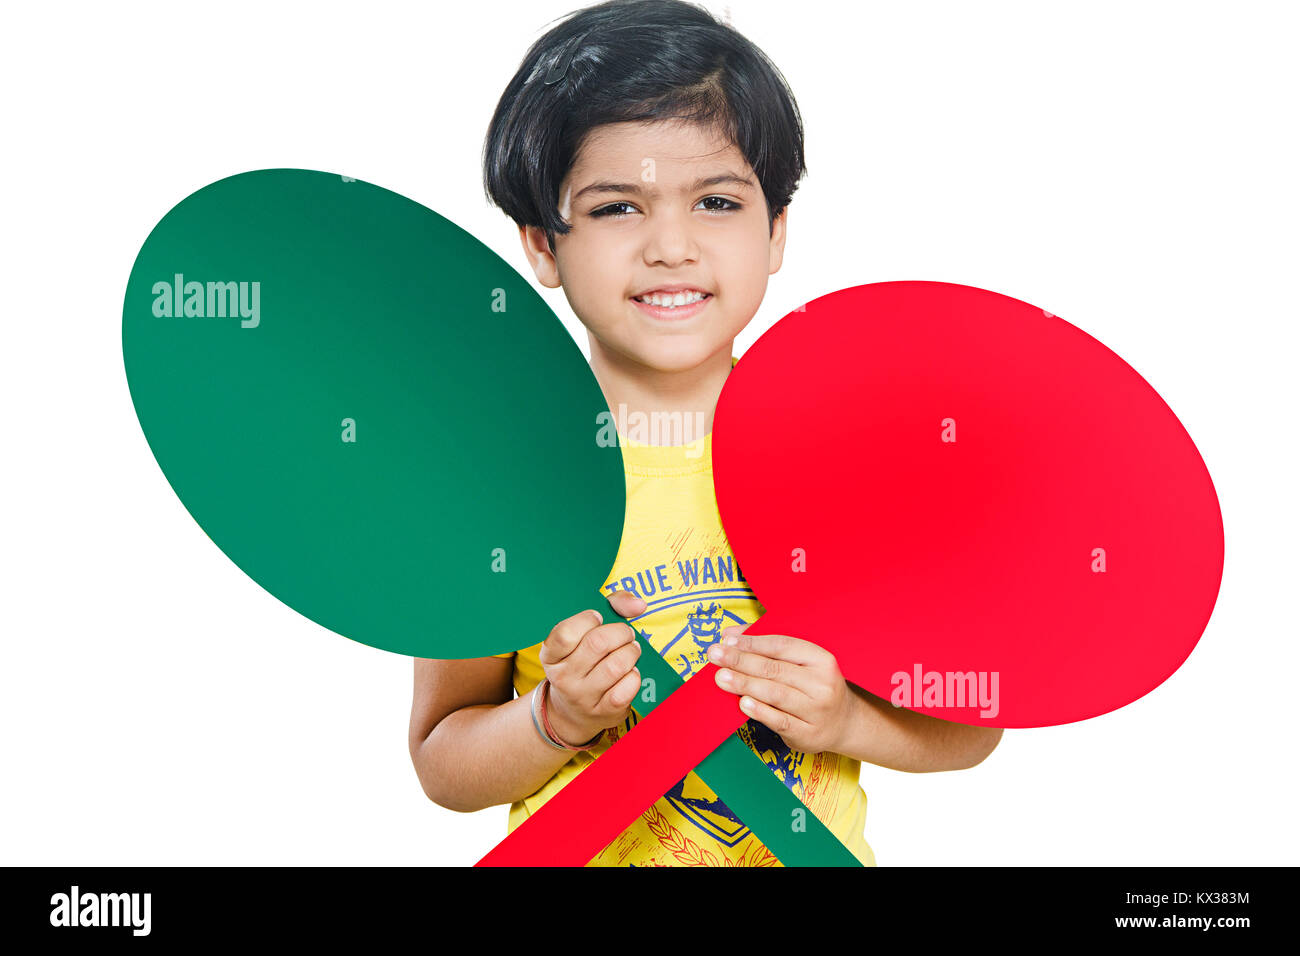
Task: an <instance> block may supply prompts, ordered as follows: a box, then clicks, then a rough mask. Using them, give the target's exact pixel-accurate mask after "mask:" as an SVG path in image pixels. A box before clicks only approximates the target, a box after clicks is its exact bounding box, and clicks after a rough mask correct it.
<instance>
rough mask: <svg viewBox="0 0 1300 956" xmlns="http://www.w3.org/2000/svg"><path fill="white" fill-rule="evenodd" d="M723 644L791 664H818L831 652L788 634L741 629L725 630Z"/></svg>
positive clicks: (731, 628) (729, 628)
mask: <svg viewBox="0 0 1300 956" xmlns="http://www.w3.org/2000/svg"><path fill="white" fill-rule="evenodd" d="M733 637H734V638H735V639H736V640H735V642H734V643H730V644H729V643H728V641H729V640H730V639H731V638H733ZM722 644H723V646H724V647H735V648H739V649H740V650H742V651H757V652H759V653H761V654H763V655H764V656H765V657H774V658H776V659H777V660H781V661H789V662H790V663H791V664H804V665H807V664H817V663H820V662H821V661H824V660H825V659H826V657H827V655H830V652H829V651H827V650H826V649H824V648H823V647H821V646H820V645H818V644H814V643H813V642H812V641H805V640H802V639H800V638H797V637H790V636H789V635H787V634H746V633H743V632H742V629H741V628H739V627H728V628H723V631H722ZM831 656H832V657H833V656H834V655H831Z"/></svg>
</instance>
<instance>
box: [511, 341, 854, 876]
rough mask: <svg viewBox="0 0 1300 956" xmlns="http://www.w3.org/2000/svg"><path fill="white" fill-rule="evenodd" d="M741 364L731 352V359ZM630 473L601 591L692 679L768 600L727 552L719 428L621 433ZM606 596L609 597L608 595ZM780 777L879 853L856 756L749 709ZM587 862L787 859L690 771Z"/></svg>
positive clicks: (529, 679)
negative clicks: (668, 441) (685, 438)
mask: <svg viewBox="0 0 1300 956" xmlns="http://www.w3.org/2000/svg"><path fill="white" fill-rule="evenodd" d="M732 364H733V365H734V364H735V360H734V359H733V360H732ZM619 440H620V442H621V443H622V446H623V447H622V451H623V467H624V472H625V474H626V476H627V514H626V518H625V520H624V527H623V539H622V542H621V543H620V545H619V550H618V556H617V557H616V558H615V560H614V567H613V568H612V569H611V571H610V573H609V576H608V579H607V580H606V582H605V584H604V586H603V588H602V591H603V593H605V594H610V593H613V591H615V590H618V589H624V590H631V591H635V592H636V593H637V594H638V595H640V596H641V597H642V598H643V599H644V600H645V602H646V604H647V609H646V612H645V613H644V614H643V615H641V616H640V617H638V618H635V619H634V620H632V621H631V623H632V624H633V626H635V627H636V628H637V629H638V630H639V631H640V633H641V635H642V636H643V637H644V638H645V639H646V640H647V641H648V642H649V643H650V645H651V646H652V647H653V648H654V649H655V650H656V651H658V652H659V654H660V656H661V657H663V658H664V659H665V660H666V661H667V662H668V663H669V664H671V665H672V666H673V667H674V668H675V669H676V671H677V673H678V674H680V675H681V676H682V678H683V679H689V677H690V675H691V674H693V673H695V672H696V671H697V670H699V669H700V668H701V667H703V666H704V665H705V663H707V661H708V658H707V657H706V652H707V651H708V648H709V645H711V644H713V643H714V642H716V641H717V640H718V639H719V636H720V632H721V631H722V629H723V628H725V627H730V626H732V625H745V624H749V623H752V622H753V621H756V620H758V618H759V617H760V616H761V615H762V613H763V610H764V609H763V608H762V606H761V605H760V604H759V603H758V601H757V600H756V599H755V597H754V592H753V591H752V590H751V588H750V587H749V584H748V583H747V582H746V581H745V579H744V577H743V575H742V574H741V570H740V568H739V566H738V565H737V564H736V561H735V558H734V557H733V555H732V553H731V548H730V545H729V544H728V543H727V537H726V534H725V532H724V531H723V529H722V521H721V518H720V517H719V515H718V505H717V500H716V498H715V497H714V493H713V460H712V435H707V436H705V438H704V440H703V442H700V443H697V444H696V445H695V446H694V447H692V446H690V445H645V444H641V443H638V442H635V441H629V440H628V439H627V438H626V437H625V436H623V435H620V436H619ZM602 603H603V602H602ZM540 648H541V643H540V642H539V643H538V644H536V645H534V646H532V647H529V648H526V649H524V650H521V651H518V652H511V653H507V654H498V655H496V656H498V657H510V656H514V658H515V670H514V685H515V690H516V691H518V693H519V695H520V696H521V697H522V696H523V695H524V694H527V693H529V692H530V691H531V690H532V689H533V688H534V687H535V686H537V684H539V683H540V682H541V680H542V678H543V677H544V676H545V674H544V672H543V670H542V666H541V663H540V661H539V660H538V656H537V655H538V651H539V650H540ZM637 719H638V718H637V715H636V713H635V712H633V713H632V714H631V715H630V716H629V717H628V719H627V720H626V721H624V722H623V724H622V725H620V726H618V727H614V728H611V729H610V730H609V731H608V732H607V733H606V734H605V736H604V738H602V740H601V741H600V743H599V744H597V745H596V746H595V747H593V748H592V750H591V751H590V752H577V753H575V754H574V756H573V759H571V760H570V761H569V762H568V763H567V764H565V765H564V766H563V767H561V768H560V769H559V771H557V772H556V774H555V776H553V777H552V778H551V779H550V780H548V781H547V782H546V783H545V784H544V785H543V786H542V788H541V789H540V790H538V791H537V792H536V793H534V794H532V795H531V796H528V797H525V798H524V799H523V800H520V801H518V802H516V803H514V804H513V805H512V806H511V807H510V818H509V830H514V828H515V827H517V826H519V824H520V823H522V822H523V821H524V820H525V819H527V817H528V816H529V815H530V814H531V813H532V812H533V811H535V810H536V809H537V808H538V807H540V806H541V805H542V804H544V803H545V802H546V801H547V800H549V799H550V798H551V797H552V796H554V795H555V794H556V793H557V792H558V791H559V790H560V789H561V788H563V787H564V786H565V785H566V784H567V783H568V782H569V781H570V780H572V779H573V778H574V777H575V776H577V775H578V774H579V773H581V772H582V771H583V770H584V769H585V768H586V767H587V766H588V765H590V764H591V763H593V762H594V761H595V760H598V759H599V758H600V755H601V754H602V753H604V752H605V751H606V750H608V749H609V748H610V747H611V746H613V744H614V743H615V742H616V741H617V740H618V739H619V737H620V736H622V735H623V734H625V733H627V732H628V731H630V730H631V729H632V727H633V726H634V725H635V724H636V721H637ZM738 733H739V734H740V736H741V738H742V739H743V740H744V741H745V742H746V743H747V744H749V746H750V748H751V749H752V750H753V751H754V752H755V753H757V754H758V755H759V756H760V757H761V758H762V759H763V761H764V762H765V763H766V764H767V765H768V766H769V767H771V769H772V772H773V773H774V774H775V775H776V777H777V778H778V779H779V780H781V782H782V783H784V784H785V785H786V786H787V787H789V788H790V789H791V790H792V791H793V792H794V794H795V796H797V797H798V798H799V799H800V800H801V801H803V803H804V804H805V805H806V806H807V807H808V808H809V810H810V811H811V812H812V813H813V814H814V815H815V816H816V817H817V818H818V819H819V820H821V821H822V823H824V824H825V825H826V826H827V827H828V828H829V829H830V830H831V832H832V833H834V834H835V835H836V836H837V837H839V839H840V840H841V841H842V842H843V843H844V844H845V845H846V846H847V847H848V848H849V849H850V850H851V851H852V852H853V854H854V855H855V856H857V858H858V859H859V860H861V861H862V863H863V864H864V865H865V866H874V865H875V856H874V854H873V853H872V852H871V848H870V847H869V846H868V845H867V842H866V839H865V838H864V836H863V827H864V825H865V822H866V812H867V797H866V794H865V793H864V792H863V790H862V788H861V786H859V784H858V771H859V766H860V765H859V763H858V761H856V760H853V759H850V758H849V757H846V756H843V755H842V754H834V753H819V754H805V753H800V752H798V751H792V750H791V749H790V748H789V747H787V746H786V745H785V742H784V741H782V740H781V738H780V737H779V736H778V735H777V734H776V733H775V732H773V731H771V730H769V729H768V728H767V727H765V726H764V725H763V724H760V723H759V722H758V721H756V720H754V719H752V718H751V719H749V720H748V721H746V723H745V725H744V726H743V727H741V729H740V730H739V731H738ZM587 865H588V866H780V865H781V863H780V861H778V860H777V859H776V857H775V856H774V855H773V854H772V853H771V852H770V851H769V850H768V849H767V847H765V846H764V845H763V844H762V843H761V842H760V841H759V839H758V837H757V836H755V835H754V834H752V833H751V832H750V831H749V828H748V827H746V826H745V825H744V824H743V823H742V822H741V821H740V820H739V819H738V818H737V817H736V815H735V814H734V813H732V812H731V810H730V809H729V808H728V807H727V806H726V805H725V804H724V803H723V802H722V801H721V800H719V799H718V796H717V794H715V793H714V792H713V791H712V790H711V789H709V787H708V786H706V785H705V784H704V782H703V781H702V780H701V779H700V778H699V777H698V776H696V774H695V773H694V772H693V771H692V772H691V773H688V774H687V775H686V777H685V779H683V780H681V781H679V782H678V783H677V784H676V785H675V786H674V787H673V788H672V789H671V790H670V791H669V792H668V793H667V794H665V795H664V796H663V797H660V798H659V800H657V801H656V802H655V803H653V804H652V805H651V806H650V807H649V808H648V809H647V810H646V811H645V812H644V813H643V814H642V815H641V816H640V817H639V818H638V819H637V820H636V821H634V822H633V823H632V824H631V825H630V826H629V827H628V828H627V829H626V830H624V831H623V833H621V834H620V835H619V836H618V837H617V838H616V839H615V840H614V841H613V842H612V843H610V844H609V846H607V847H605V849H604V850H602V851H601V852H600V853H599V854H598V855H597V856H596V857H595V858H594V859H593V860H592V861H591V862H590V863H588V864H587Z"/></svg>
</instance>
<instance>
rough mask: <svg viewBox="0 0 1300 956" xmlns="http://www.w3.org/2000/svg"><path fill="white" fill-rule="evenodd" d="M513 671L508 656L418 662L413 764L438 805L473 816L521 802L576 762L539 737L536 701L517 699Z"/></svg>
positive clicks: (422, 784)
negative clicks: (532, 709) (534, 711)
mask: <svg viewBox="0 0 1300 956" xmlns="http://www.w3.org/2000/svg"><path fill="white" fill-rule="evenodd" d="M513 671H514V659H513V658H509V657H476V658H469V659H467V660H424V659H417V660H416V661H415V694H414V697H413V701H412V705H411V727H410V741H409V743H410V749H411V760H412V762H414V764H415V772H416V775H417V776H418V777H419V778H420V786H422V787H423V788H424V792H425V794H427V795H428V797H429V799H430V800H432V801H433V802H434V803H436V804H438V805H439V806H441V807H446V808H447V809H448V810H456V811H459V812H462V813H471V812H473V811H475V810H482V809H484V808H485V807H492V806H497V805H498V804H502V803H513V802H515V801H516V800H522V799H523V798H524V797H526V796H528V795H529V794H532V793H536V792H537V790H538V789H540V788H541V786H542V785H543V784H544V783H546V781H547V780H549V779H551V777H552V776H554V775H555V772H556V771H557V770H559V769H560V767H562V766H563V765H564V764H566V763H567V762H568V761H569V759H570V758H571V757H572V756H573V754H572V753H571V752H569V751H567V750H556V749H555V748H554V747H552V746H550V745H549V744H547V743H546V742H545V741H543V740H542V739H541V737H539V736H538V735H537V731H536V729H535V728H534V727H533V718H532V715H531V713H530V712H529V708H530V705H531V697H532V695H531V694H528V695H525V696H523V697H519V698H514V689H513V686H512V684H511V676H512V674H513ZM512 698H513V699H512Z"/></svg>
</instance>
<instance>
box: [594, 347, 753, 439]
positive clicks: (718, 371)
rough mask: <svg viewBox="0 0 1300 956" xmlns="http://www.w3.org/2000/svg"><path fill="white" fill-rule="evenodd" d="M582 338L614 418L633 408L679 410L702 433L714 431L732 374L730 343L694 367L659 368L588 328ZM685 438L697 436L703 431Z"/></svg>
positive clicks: (619, 418)
mask: <svg viewBox="0 0 1300 956" xmlns="http://www.w3.org/2000/svg"><path fill="white" fill-rule="evenodd" d="M587 339H588V341H589V342H590V343H591V371H592V373H593V374H594V375H595V376H596V381H597V382H598V383H599V384H600V389H601V391H602V392H604V394H605V401H606V402H607V403H608V404H609V410H610V412H611V413H612V414H613V415H614V420H615V421H616V422H622V421H625V420H626V419H627V417H628V416H629V415H633V414H636V413H638V412H640V413H643V414H646V415H653V414H654V413H656V412H658V413H661V414H664V413H667V414H673V413H679V414H681V416H682V418H683V419H684V420H685V421H688V422H697V423H701V427H702V428H703V433H704V434H708V433H709V432H712V431H713V412H714V409H715V408H716V407H717V404H718V396H719V395H720V394H721V393H722V385H723V383H724V382H725V381H726V380H727V376H728V375H729V374H730V373H731V349H732V346H733V343H731V342H728V343H727V346H726V348H725V349H719V350H718V351H717V352H715V353H714V354H713V355H711V356H709V357H708V358H707V359H705V360H704V361H703V362H701V363H700V364H699V365H697V366H696V367H695V368H691V369H686V370H684V371H680V372H661V371H658V370H657V369H652V368H647V367H646V366H644V365H642V364H640V363H638V362H636V361H633V360H631V359H629V358H627V356H625V355H622V354H620V353H618V352H615V351H613V350H612V349H607V348H606V347H605V346H604V345H602V344H601V343H600V341H599V340H597V339H596V337H595V336H593V335H591V334H590V333H588V335H587ZM620 406H622V408H621V409H620ZM690 437H691V438H696V439H698V438H700V437H702V435H699V434H696V435H692V436H690ZM656 443H657V442H651V444H656Z"/></svg>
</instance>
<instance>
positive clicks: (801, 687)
mask: <svg viewBox="0 0 1300 956" xmlns="http://www.w3.org/2000/svg"><path fill="white" fill-rule="evenodd" d="M709 660H711V661H712V662H713V663H715V664H717V665H718V667H721V668H726V669H728V670H731V671H735V672H738V673H739V674H743V675H747V676H749V677H752V678H760V679H763V680H766V681H770V682H773V683H776V684H783V685H785V686H786V687H792V688H794V689H795V690H797V691H799V692H800V693H801V694H803V695H804V696H805V697H816V696H818V688H819V687H820V686H821V685H822V684H823V683H824V681H823V679H822V677H821V675H819V674H818V673H817V671H816V670H815V669H813V668H811V667H805V666H803V665H800V664H791V663H790V662H788V661H784V660H780V659H778V658H775V657H768V656H767V655H765V654H763V653H761V652H759V651H742V650H740V649H739V647H726V646H725V645H722V644H714V645H713V646H712V647H710V648H709Z"/></svg>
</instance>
